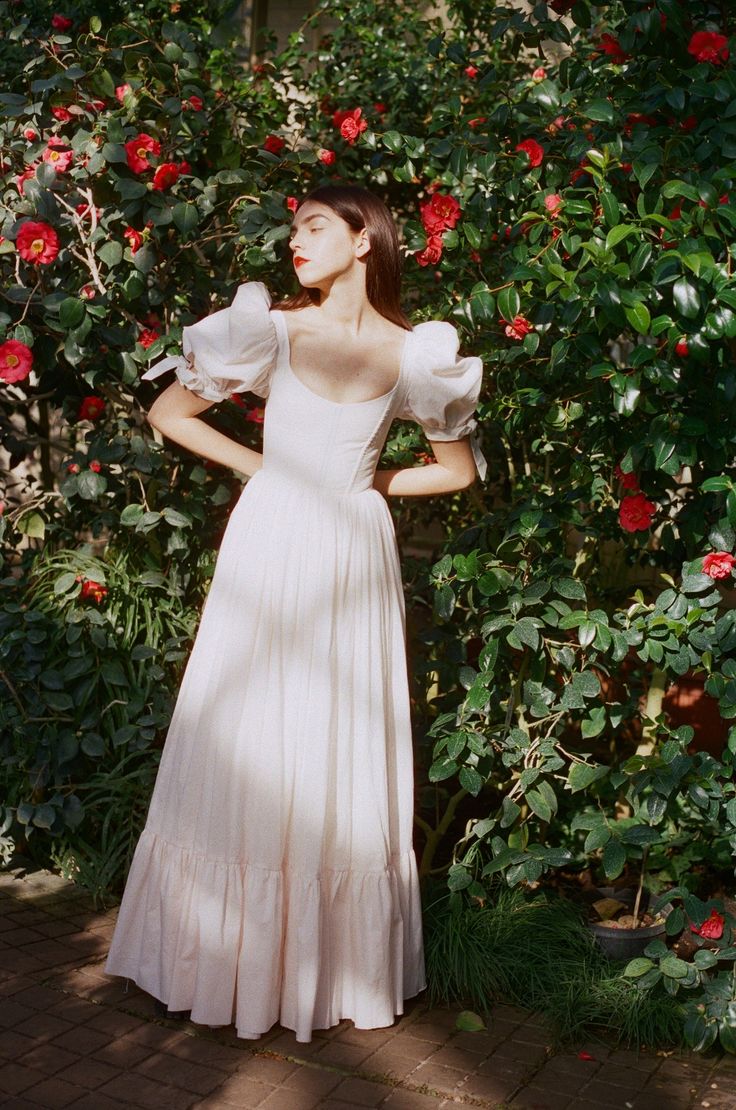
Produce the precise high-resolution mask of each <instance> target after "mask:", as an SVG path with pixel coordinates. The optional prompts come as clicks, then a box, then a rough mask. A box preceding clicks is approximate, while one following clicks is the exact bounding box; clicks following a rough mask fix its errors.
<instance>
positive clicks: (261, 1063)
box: [236, 1053, 299, 1087]
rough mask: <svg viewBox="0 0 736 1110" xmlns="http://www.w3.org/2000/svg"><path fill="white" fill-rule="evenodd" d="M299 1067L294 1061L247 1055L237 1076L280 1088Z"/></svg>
mask: <svg viewBox="0 0 736 1110" xmlns="http://www.w3.org/2000/svg"><path fill="white" fill-rule="evenodd" d="M298 1067H299V1065H298V1064H295V1063H294V1062H293V1061H292V1060H280V1059H278V1058H276V1057H273V1058H271V1057H269V1056H264V1055H257V1054H255V1053H253V1054H247V1055H246V1058H245V1060H244V1061H243V1063H242V1064H241V1066H240V1067H239V1068H238V1071H237V1073H236V1074H237V1075H238V1076H245V1077H246V1078H247V1079H251V1080H253V1079H254V1080H257V1081H258V1082H259V1083H267V1084H270V1085H271V1086H272V1087H278V1086H280V1085H281V1084H282V1083H283V1082H284V1080H285V1079H286V1077H287V1076H288V1075H291V1074H292V1072H294V1071H295V1070H296V1069H297V1068H298Z"/></svg>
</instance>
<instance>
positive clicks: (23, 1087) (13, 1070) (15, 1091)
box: [0, 1063, 47, 1105]
mask: <svg viewBox="0 0 736 1110" xmlns="http://www.w3.org/2000/svg"><path fill="white" fill-rule="evenodd" d="M46 1078H47V1077H46V1076H45V1075H44V1073H43V1072H42V1071H38V1070H37V1069H36V1068H32V1067H31V1066H30V1065H28V1067H25V1066H24V1065H23V1064H18V1063H12V1064H5V1065H4V1067H3V1068H2V1070H0V1092H2V1093H3V1094H6V1095H19V1094H21V1093H22V1092H23V1091H27V1090H28V1088H29V1087H32V1086H33V1085H34V1083H43V1081H44V1079H46ZM3 1105H4V1104H3Z"/></svg>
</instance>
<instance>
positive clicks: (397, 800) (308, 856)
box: [104, 282, 484, 1042]
mask: <svg viewBox="0 0 736 1110" xmlns="http://www.w3.org/2000/svg"><path fill="white" fill-rule="evenodd" d="M270 304H271V301H270V297H269V294H268V292H267V290H266V288H265V287H264V286H263V285H262V284H261V283H260V282H247V283H245V284H243V285H241V286H240V288H239V289H238V292H237V294H236V296H235V298H234V301H233V303H232V305H231V306H230V307H229V308H225V309H222V310H220V311H218V312H214V313H212V314H211V315H209V316H207V317H205V319H203V320H201V321H199V322H198V323H196V324H194V325H192V326H190V327H188V328H185V329H184V332H183V344H182V346H183V351H184V356H177V357H168V358H166V359H163V360H162V361H160V362H159V363H157V364H156V365H154V366H153V367H152V368H151V369H150V370H149V371H148V372H147V373H146V374H144V375H143V376H144V377H149V378H153V377H156V376H158V375H159V374H160V373H162V372H163V371H165V370H167V369H172V368H173V369H175V371H176V374H177V376H178V378H179V380H180V381H181V382H182V383H183V384H184V385H185V386H186V387H187V388H189V389H191V390H192V391H193V392H195V393H197V394H198V395H199V396H201V397H203V398H207V399H209V400H223V399H225V398H227V397H228V396H229V395H230V394H231V393H233V392H243V391H251V392H254V393H256V394H257V395H258V396H260V397H264V398H266V397H267V398H268V401H267V405H266V409H265V420H264V425H263V467H262V468H261V469H260V470H258V471H257V472H256V474H254V475H253V477H252V478H250V479H249V480H248V481H247V483H246V484H245V486H244V488H243V492H242V494H241V496H240V498H239V500H238V502H237V504H236V506H235V508H234V510H233V512H232V513H231V516H230V518H229V521H228V524H227V528H226V530H225V533H224V537H223V540H222V543H221V547H220V550H219V553H218V557H217V563H216V568H215V573H214V575H213V578H212V581H211V584H210V588H209V592H208V595H207V599H206V602H205V605H204V608H203V611H202V617H201V622H200V625H199V629H198V632H197V636H196V640H195V643H194V646H193V649H192V652H191V655H190V657H189V660H188V663H187V666H186V669H185V671H184V675H183V679H182V682H181V687H180V690H179V694H178V698H177V701H176V705H175V708H174V712H173V716H172V719H171V724H170V727H169V730H168V734H167V737H166V743H165V745H164V749H163V752H162V756H161V762H160V766H159V769H158V773H157V777H156V783H155V787H154V790H153V794H152V797H151V802H150V808H149V812H148V816H147V821H146V825H145V828H144V830H143V832H142V834H141V836H140V839H139V841H138V844H137V846H136V850H135V854H134V857H133V861H132V865H131V868H130V872H129V875H128V878H127V883H126V887H125V891H124V894H123V898H122V902H121V905H120V909H119V914H118V918H117V924H116V927H115V931H114V934H113V937H112V942H111V946H110V950H109V954H108V957H107V961H106V964H105V969H104V970H105V971H106V972H107V973H108V974H111V975H121V976H125V977H127V978H130V979H132V980H133V981H134V982H136V983H137V984H138V985H139V986H140V987H142V988H143V989H144V990H146V991H148V992H149V993H150V994H152V995H154V996H155V997H157V998H159V999H160V1000H162V1001H164V1002H165V1003H166V1004H167V1005H168V1007H169V1008H170V1009H172V1010H191V1017H192V1020H193V1021H194V1022H201V1023H203V1024H208V1025H228V1024H230V1023H231V1022H234V1023H235V1027H236V1031H237V1034H238V1036H240V1037H246V1038H257V1037H259V1036H260V1035H261V1034H263V1033H264V1032H266V1031H268V1030H269V1029H270V1028H271V1027H272V1026H273V1024H274V1023H275V1022H277V1021H278V1022H280V1024H281V1025H282V1026H284V1027H285V1028H288V1029H291V1030H293V1031H294V1033H295V1035H296V1039H297V1040H298V1041H303V1042H306V1041H309V1040H310V1039H311V1035H312V1030H313V1029H326V1028H329V1027H330V1026H332V1025H335V1024H336V1023H337V1022H339V1021H340V1020H341V1019H343V1018H350V1019H352V1020H353V1022H354V1023H355V1026H356V1027H357V1028H360V1029H372V1028H377V1027H382V1026H388V1025H391V1024H392V1023H393V1022H394V1020H395V1016H396V1015H397V1014H401V1013H403V1000H404V999H405V998H408V997H411V996H412V995H415V994H417V993H418V992H419V991H421V990H422V989H423V988H424V987H425V985H426V981H425V973H424V952H423V942H422V922H421V905H420V896H419V884H418V877H417V866H416V859H415V856H414V852H413V849H412V814H413V762H412V736H411V729H410V719H409V693H408V676H407V664H406V644H405V624H404V596H403V592H402V583H401V577H400V573H399V558H398V551H397V545H396V536H395V532H394V526H393V520H392V517H391V512H390V510H389V508H388V505H387V503H386V500H385V499H384V497H383V496H382V495H381V494H380V493H379V492H378V491H377V490H375V489H373V488H372V482H373V475H374V470H375V467H376V465H377V462H378V460H379V456H380V454H381V450H382V448H383V444H384V441H385V439H386V435H387V433H388V429H389V425H390V424H391V421H392V420H393V419H394V418H395V417H405V418H411V419H414V420H416V421H418V422H419V423H421V425H422V426H423V427H424V429H425V431H426V432H427V434H428V437H429V438H430V439H438V440H443V439H444V440H449V439H457V438H460V437H462V436H464V435H466V434H468V433H469V432H473V430H474V428H475V423H476V422H475V420H474V418H473V415H472V414H473V410H474V409H475V406H476V403H477V399H478V393H479V389H480V383H481V374H482V365H481V362H480V360H479V359H477V358H458V357H457V349H458V337H457V332H456V330H455V328H454V327H453V326H452V325H451V324H448V323H444V322H440V321H431V322H428V323H424V324H419V325H417V326H416V327H415V328H414V329H413V331H412V332H407V338H406V341H405V346H404V353H403V357H402V361H401V371H400V374H399V378H398V381H397V383H396V385H395V386H394V388H393V389H392V390H390V392H388V393H385V394H383V395H382V396H380V397H377V398H375V399H374V400H369V401H358V402H353V403H350V402H347V403H339V402H334V401H330V400H328V399H327V398H325V397H323V396H321V395H319V394H317V393H315V392H314V391H313V390H312V389H310V388H309V387H307V386H306V385H305V384H304V383H303V382H302V381H301V379H300V378H298V377H297V376H296V375H295V373H294V371H293V370H292V368H291V365H290V358H289V340H288V332H287V328H286V324H285V321H284V318H283V315H282V313H281V311H279V310H276V309H271V308H270ZM476 460H477V464H478V467H479V470H481V472H482V471H483V469H484V467H483V461H484V460H483V459H482V456H481V455H479V454H476Z"/></svg>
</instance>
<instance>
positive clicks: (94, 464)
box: [89, 459, 102, 474]
mask: <svg viewBox="0 0 736 1110" xmlns="http://www.w3.org/2000/svg"><path fill="white" fill-rule="evenodd" d="M89 468H90V470H94V472H95V474H99V473H100V471H101V470H102V463H101V462H99V461H98V460H97V459H92V462H91V463H90V464H89Z"/></svg>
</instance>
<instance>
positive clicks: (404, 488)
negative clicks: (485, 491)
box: [373, 436, 477, 497]
mask: <svg viewBox="0 0 736 1110" xmlns="http://www.w3.org/2000/svg"><path fill="white" fill-rule="evenodd" d="M430 442H431V443H432V449H433V451H434V456H435V458H436V459H437V462H436V463H431V464H430V465H429V466H415V467H409V468H408V469H407V470H377V471H376V475H375V478H374V481H373V488H374V489H377V490H378V491H379V493H382V494H383V495H384V496H385V497H428V496H430V495H431V494H438V493H453V492H454V491H455V490H458V489H467V488H468V486H472V484H473V482H474V481H475V479H476V476H477V472H476V469H475V459H474V458H473V452H472V450H471V447H470V439H469V437H468V436H466V437H465V439H455V440H449V441H448V440H437V439H435V440H432V441H430Z"/></svg>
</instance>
